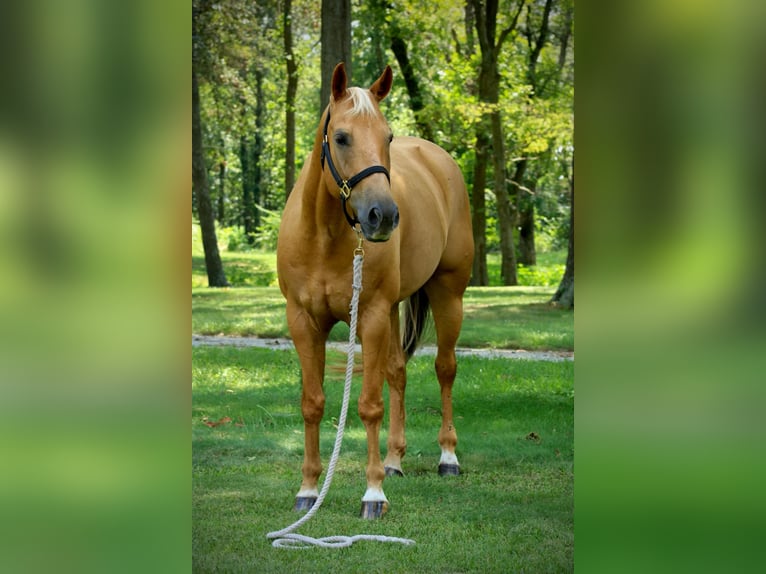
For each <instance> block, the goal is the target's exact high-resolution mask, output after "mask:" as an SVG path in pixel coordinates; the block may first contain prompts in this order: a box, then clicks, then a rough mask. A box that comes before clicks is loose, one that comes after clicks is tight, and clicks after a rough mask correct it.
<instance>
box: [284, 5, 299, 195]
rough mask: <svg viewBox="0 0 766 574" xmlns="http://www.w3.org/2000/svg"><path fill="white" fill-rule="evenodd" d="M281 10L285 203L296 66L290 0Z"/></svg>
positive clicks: (291, 169) (291, 176)
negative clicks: (283, 47)
mask: <svg viewBox="0 0 766 574" xmlns="http://www.w3.org/2000/svg"><path fill="white" fill-rule="evenodd" d="M284 2H285V3H284V6H283V8H282V27H283V32H282V35H283V37H284V46H285V66H286V67H287V90H286V92H285V201H287V198H288V197H290V192H291V191H292V189H293V185H294V184H295V96H296V93H297V92H298V64H297V63H296V61H295V52H294V51H293V17H292V13H291V12H292V5H293V2H292V0H284Z"/></svg>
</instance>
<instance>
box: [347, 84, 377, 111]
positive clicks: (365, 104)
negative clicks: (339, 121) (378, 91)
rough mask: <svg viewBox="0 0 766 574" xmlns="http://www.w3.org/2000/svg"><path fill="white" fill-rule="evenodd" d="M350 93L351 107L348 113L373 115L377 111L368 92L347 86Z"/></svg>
mask: <svg viewBox="0 0 766 574" xmlns="http://www.w3.org/2000/svg"><path fill="white" fill-rule="evenodd" d="M348 91H349V94H350V95H351V103H352V106H351V109H350V110H349V111H348V113H349V114H350V115H352V116H359V115H362V116H374V115H375V114H376V113H377V112H376V109H375V105H374V104H373V103H372V98H370V92H369V91H368V90H364V89H362V88H349V89H348Z"/></svg>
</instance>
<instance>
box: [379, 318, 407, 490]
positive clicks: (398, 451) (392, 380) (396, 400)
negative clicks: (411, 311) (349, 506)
mask: <svg viewBox="0 0 766 574" xmlns="http://www.w3.org/2000/svg"><path fill="white" fill-rule="evenodd" d="M398 333H399V307H398V305H395V306H394V308H393V310H392V312H391V335H390V336H389V340H390V341H389V345H388V364H387V371H386V379H387V380H388V391H389V426H388V448H387V452H386V460H385V461H384V462H383V466H384V468H385V471H386V476H403V475H404V472H403V471H402V457H403V456H404V453H405V452H406V451H407V439H406V436H405V430H404V429H405V420H406V414H405V409H404V391H405V387H406V386H407V371H406V362H405V360H404V351H403V350H402V345H401V341H399V337H397V336H396V335H397V334H398Z"/></svg>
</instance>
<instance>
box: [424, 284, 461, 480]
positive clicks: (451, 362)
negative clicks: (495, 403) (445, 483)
mask: <svg viewBox="0 0 766 574" xmlns="http://www.w3.org/2000/svg"><path fill="white" fill-rule="evenodd" d="M464 290H465V286H464V285H463V282H462V280H461V279H460V278H459V277H457V276H456V275H450V274H442V275H438V276H435V277H434V278H432V279H431V281H430V282H429V283H428V284H427V285H426V292H427V293H428V298H429V300H430V303H431V313H432V315H433V318H434V324H435V326H436V337H437V353H436V360H435V361H434V368H435V370H436V377H437V379H438V380H439V386H440V388H441V405H442V424H441V428H440V429H439V437H438V439H439V446H440V447H441V458H440V459H439V474H440V475H441V476H448V475H458V474H460V463H459V462H458V459H457V455H456V454H455V448H456V447H457V431H456V430H455V423H454V417H453V412H452V386H453V384H454V382H455V375H456V374H457V360H456V357H455V346H456V344H457V339H458V335H459V334H460V328H461V326H462V324H463V297H462V295H463V292H464Z"/></svg>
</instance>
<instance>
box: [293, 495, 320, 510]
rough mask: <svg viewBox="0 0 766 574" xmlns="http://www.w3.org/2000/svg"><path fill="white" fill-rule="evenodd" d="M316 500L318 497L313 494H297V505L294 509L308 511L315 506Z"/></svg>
mask: <svg viewBox="0 0 766 574" xmlns="http://www.w3.org/2000/svg"><path fill="white" fill-rule="evenodd" d="M316 501H317V499H316V498H315V497H313V496H296V497H295V506H294V507H293V511H295V512H306V511H308V510H311V508H312V507H313V506H314V503H315V502H316Z"/></svg>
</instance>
